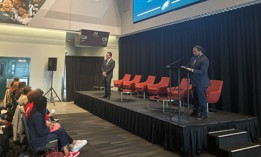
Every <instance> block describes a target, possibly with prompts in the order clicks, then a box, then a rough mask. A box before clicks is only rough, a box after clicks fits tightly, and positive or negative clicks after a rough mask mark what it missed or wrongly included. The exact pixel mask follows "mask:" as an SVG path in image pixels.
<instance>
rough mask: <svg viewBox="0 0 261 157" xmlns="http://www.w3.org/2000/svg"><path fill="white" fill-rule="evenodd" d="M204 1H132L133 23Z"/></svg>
mask: <svg viewBox="0 0 261 157" xmlns="http://www.w3.org/2000/svg"><path fill="white" fill-rule="evenodd" d="M203 1H206V0H133V22H134V23H136V22H140V21H143V20H146V19H149V18H152V17H155V16H158V15H161V14H164V13H167V12H170V11H173V10H177V9H181V8H184V7H187V6H189V5H193V4H196V3H199V2H203Z"/></svg>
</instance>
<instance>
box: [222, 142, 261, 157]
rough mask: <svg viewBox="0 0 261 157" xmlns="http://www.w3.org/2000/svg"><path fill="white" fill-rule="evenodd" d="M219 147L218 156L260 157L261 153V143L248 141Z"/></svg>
mask: <svg viewBox="0 0 261 157" xmlns="http://www.w3.org/2000/svg"><path fill="white" fill-rule="evenodd" d="M235 144H236V145H234V146H230V147H227V148H222V149H219V152H218V154H217V157H258V156H260V154H261V146H260V145H259V144H253V143H246V144H240V145H238V144H237V142H236V143H235Z"/></svg>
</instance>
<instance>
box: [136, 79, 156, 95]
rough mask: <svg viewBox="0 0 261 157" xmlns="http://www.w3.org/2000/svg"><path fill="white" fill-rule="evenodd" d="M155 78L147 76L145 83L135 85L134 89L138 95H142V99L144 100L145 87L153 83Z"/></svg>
mask: <svg viewBox="0 0 261 157" xmlns="http://www.w3.org/2000/svg"><path fill="white" fill-rule="evenodd" d="M155 79H156V77H155V76H148V78H147V80H146V81H145V82H140V83H136V84H135V89H136V91H137V92H138V93H143V99H145V96H146V91H147V86H148V85H151V84H153V83H154V82H155Z"/></svg>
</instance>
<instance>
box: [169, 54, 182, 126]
mask: <svg viewBox="0 0 261 157" xmlns="http://www.w3.org/2000/svg"><path fill="white" fill-rule="evenodd" d="M184 58H185V56H183V57H182V58H180V59H178V60H176V61H174V62H172V63H170V64H169V65H167V66H166V68H168V69H169V80H170V82H169V93H168V98H169V119H170V120H171V118H172V115H171V112H172V110H171V106H172V103H171V102H172V89H171V88H172V86H171V80H172V79H171V76H172V75H171V73H172V71H171V70H172V69H173V68H177V67H171V65H174V64H176V63H177V62H180V61H181V60H182V59H184ZM177 69H178V100H179V102H178V103H179V106H178V112H179V115H178V122H180V107H181V101H180V97H181V96H180V68H177ZM173 101H174V100H173Z"/></svg>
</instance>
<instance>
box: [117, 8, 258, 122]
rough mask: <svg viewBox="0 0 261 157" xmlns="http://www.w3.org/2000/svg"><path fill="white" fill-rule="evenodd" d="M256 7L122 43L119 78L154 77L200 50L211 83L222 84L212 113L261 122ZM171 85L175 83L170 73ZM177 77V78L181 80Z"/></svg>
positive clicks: (173, 27) (140, 36) (139, 34)
mask: <svg viewBox="0 0 261 157" xmlns="http://www.w3.org/2000/svg"><path fill="white" fill-rule="evenodd" d="M260 10H261V4H256V5H252V6H248V7H243V8H240V9H236V10H231V11H228V12H223V13H219V14H216V15H211V16H208V17H203V18H199V19H196V20H191V21H187V22H183V23H179V24H174V25H171V26H166V27H163V28H158V29H154V30H150V31H146V32H142V33H137V34H134V35H129V36H125V37H121V38H120V40H119V52H120V54H119V60H120V61H119V65H120V66H119V67H120V68H119V76H120V77H123V75H124V74H125V73H130V74H132V75H134V74H142V75H143V76H144V77H143V79H145V78H146V76H147V75H149V74H150V75H156V76H157V81H158V80H159V79H160V77H161V76H162V75H167V74H168V72H167V70H166V69H164V67H165V66H166V65H168V64H169V63H171V62H173V61H175V60H178V59H179V58H182V57H183V56H185V58H184V59H183V60H182V61H180V62H179V63H178V64H176V66H180V65H184V64H186V63H187V62H188V61H189V59H190V58H191V57H192V48H193V46H194V45H197V44H199V45H202V46H203V47H205V49H206V53H205V54H206V55H207V56H208V57H209V60H210V67H209V76H210V79H217V80H223V81H224V84H223V90H222V96H221V99H220V101H219V103H218V104H217V105H216V107H217V108H219V109H222V110H225V111H229V112H235V113H241V114H246V115H253V116H257V117H258V121H259V124H260V122H261V115H260V113H261V107H260V105H261V70H260V68H261V11H260ZM172 71H173V76H174V77H173V82H175V79H176V78H177V74H176V71H177V70H176V69H173V70H172ZM184 73H185V72H182V77H184V76H185V74H184Z"/></svg>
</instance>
